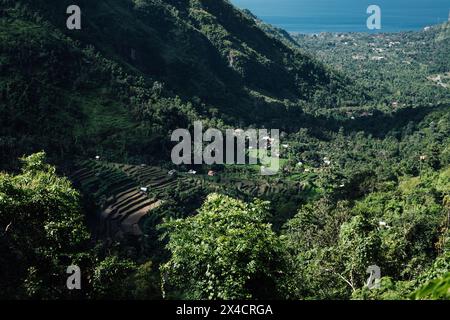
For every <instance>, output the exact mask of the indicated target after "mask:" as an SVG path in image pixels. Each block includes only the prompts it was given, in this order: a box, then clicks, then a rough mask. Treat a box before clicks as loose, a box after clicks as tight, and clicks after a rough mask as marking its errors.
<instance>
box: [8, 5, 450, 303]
mask: <svg viewBox="0 0 450 320" xmlns="http://www.w3.org/2000/svg"><path fill="white" fill-rule="evenodd" d="M0 4H1V7H0V169H1V170H3V171H2V172H1V173H0V252H1V253H2V254H1V255H0V288H1V290H0V299H61V298H64V299H88V298H91V299H159V298H166V299H188V298H190V299H234V298H241V299H374V300H376V299H449V275H448V273H449V271H450V251H449V250H450V242H449V241H450V233H449V223H450V220H449V219H450V147H449V146H450V135H449V133H450V107H449V106H450V99H449V97H450V95H449V93H450V91H449V90H450V87H449V82H448V79H449V75H450V65H449V62H450V60H449V59H448V53H449V52H450V47H449V42H450V33H449V30H450V29H449V25H448V24H443V25H439V26H434V27H432V28H430V29H429V30H427V31H423V32H408V33H398V34H377V35H365V34H320V35H311V36H302V35H289V34H287V33H286V32H284V31H283V30H279V29H276V28H274V27H272V26H268V25H266V24H264V23H263V22H261V21H260V20H258V19H257V18H256V17H255V16H253V15H252V14H251V13H250V12H248V11H240V10H237V9H236V8H234V7H233V6H232V5H231V4H230V3H229V2H228V1H222V0H214V1H207V0H189V1H188V0H133V1H132V0H98V1H90V0H80V1H78V4H79V5H80V6H81V7H82V10H83V22H82V30H78V31H75V30H74V31H69V30H67V29H66V24H65V18H66V16H65V15H64V14H61V12H63V13H64V12H65V9H66V7H67V6H68V5H69V4H72V1H69V0H67V1H66V0H63V1H60V0H58V1H56V0H51V1H48V0H45V1H44V0H33V1H32V0H19V1H12V0H0ZM381 57H382V58H381ZM196 120H201V121H203V126H204V127H215V128H219V129H222V130H223V129H227V128H237V127H242V128H243V129H245V128H277V129H280V130H281V134H280V136H281V141H282V148H281V149H280V157H281V161H280V162H281V170H280V172H279V173H278V174H277V175H275V176H261V175H260V174H259V172H258V169H259V167H258V166H256V165H242V166H235V165H212V166H207V165H195V166H194V165H192V166H188V165H183V166H179V167H175V166H174V165H173V164H172V163H171V162H170V151H171V148H172V146H173V143H172V142H171V141H170V134H171V132H172V131H173V130H174V129H177V128H187V129H192V125H193V122H194V121H196ZM41 150H45V153H44V152H41ZM23 155H28V156H25V157H24V156H23ZM248 155H249V156H255V154H254V151H250V152H249V153H248ZM18 159H19V160H18ZM189 170H195V171H196V172H195V173H196V174H193V173H194V172H192V171H191V172H190V173H189ZM64 176H67V177H69V178H64ZM69 179H70V180H69ZM70 265H78V266H79V267H80V268H81V271H82V286H83V290H81V291H77V290H74V291H70V290H67V288H66V279H67V276H68V275H67V274H66V268H67V267H68V266H70ZM373 265H377V266H379V267H380V268H381V275H382V278H381V280H380V283H379V284H380V287H379V288H375V289H369V288H368V287H367V285H366V284H367V279H368V278H369V274H367V273H366V272H367V269H368V267H370V266H373Z"/></svg>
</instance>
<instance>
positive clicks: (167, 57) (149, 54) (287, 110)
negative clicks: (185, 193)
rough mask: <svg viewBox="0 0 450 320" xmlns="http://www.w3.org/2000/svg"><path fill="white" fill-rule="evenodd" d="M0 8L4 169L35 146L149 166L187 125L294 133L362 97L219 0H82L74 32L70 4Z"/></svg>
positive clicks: (22, 3) (20, 4)
mask: <svg viewBox="0 0 450 320" xmlns="http://www.w3.org/2000/svg"><path fill="white" fill-rule="evenodd" d="M1 3H2V6H1V11H0V12H1V14H0V36H1V43H0V46H1V50H0V62H1V64H0V68H1V69H0V70H1V74H0V88H1V90H0V93H1V96H0V97H1V99H0V113H1V115H2V116H1V121H2V123H1V139H0V148H1V149H2V150H3V152H2V156H4V157H8V159H9V160H8V159H6V158H5V159H2V160H3V161H2V165H3V166H5V164H7V163H8V161H11V159H16V158H17V157H18V156H21V155H22V154H24V153H31V152H34V151H38V150H42V149H45V150H47V151H48V155H49V157H50V158H52V157H54V156H57V157H58V158H63V157H64V156H65V155H66V154H67V153H68V152H73V151H75V152H74V153H76V154H79V155H87V154H91V155H92V154H93V153H94V152H95V153H105V154H108V156H109V157H110V159H116V160H121V161H128V160H130V159H131V160H132V159H143V160H150V159H151V158H152V156H150V155H149V151H151V150H154V149H158V150H163V152H161V154H164V150H166V146H164V143H166V141H167V139H166V138H163V137H167V135H168V133H169V132H170V131H171V130H173V129H175V128H179V127H183V128H185V127H188V126H189V125H190V124H191V123H192V121H191V120H192V119H201V118H203V119H210V120H212V121H213V122H214V123H215V126H216V127H217V126H219V127H220V126H223V125H226V124H230V125H234V126H247V125H250V124H260V125H267V126H271V127H276V128H289V127H298V126H299V125H301V124H302V122H304V121H305V120H304V117H303V112H302V109H304V107H305V106H306V105H308V106H309V108H313V109H314V108H315V107H314V106H316V107H318V106H319V105H320V106H321V107H327V106H328V107H336V105H337V104H338V103H340V102H341V101H344V100H347V99H362V98H361V97H363V95H362V94H360V93H359V92H358V90H356V89H354V87H353V86H352V84H351V83H350V82H349V81H348V80H347V79H346V78H345V77H344V76H342V75H340V74H338V73H336V72H334V71H331V70H329V69H328V68H326V67H325V66H324V65H322V64H321V63H319V62H317V61H315V60H314V59H313V58H311V57H310V56H308V55H303V54H301V53H300V52H299V51H297V50H295V49H293V48H292V47H289V46H286V45H284V44H283V43H282V42H280V41H279V40H277V39H276V38H275V37H272V36H269V35H268V34H267V33H265V32H264V31H262V30H261V29H260V28H259V27H258V26H257V24H256V23H255V21H254V20H253V19H251V18H249V16H248V15H247V14H245V13H242V12H241V11H239V10H237V9H235V8H234V7H233V6H232V5H231V4H230V3H228V2H226V1H204V0H203V1H198V0H195V1H175V0H167V1H158V0H145V1H144V0H140V1H137V0H136V1H130V0H100V1H85V0H80V1H78V3H77V4H78V5H79V6H80V8H81V10H82V29H81V30H68V29H67V28H66V19H67V17H68V15H67V14H66V8H67V7H68V6H69V5H71V4H73V3H72V2H71V1H27V0H21V1H10V0H3V1H1ZM177 97H180V99H178V98H177ZM50 132H51V134H49V133H50ZM144 150H145V151H144Z"/></svg>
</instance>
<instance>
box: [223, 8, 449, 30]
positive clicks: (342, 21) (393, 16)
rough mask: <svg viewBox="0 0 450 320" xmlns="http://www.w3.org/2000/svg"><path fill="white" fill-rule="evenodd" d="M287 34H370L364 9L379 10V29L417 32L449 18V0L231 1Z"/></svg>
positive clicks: (367, 15)
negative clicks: (373, 7)
mask: <svg viewBox="0 0 450 320" xmlns="http://www.w3.org/2000/svg"><path fill="white" fill-rule="evenodd" d="M231 2H232V3H233V4H234V5H236V6H237V7H239V8H246V9H250V11H252V12H253V13H254V14H255V15H256V16H258V17H259V18H260V19H262V20H263V21H265V22H267V23H270V24H272V25H275V26H277V27H280V28H283V29H285V30H287V31H289V32H299V33H317V32H373V31H371V30H369V29H368V28H367V24H366V21H367V18H368V17H369V14H367V13H366V12H367V8H368V6H369V5H378V6H379V7H380V8H381V30H379V31H378V32H380V31H381V32H395V31H405V30H419V29H422V28H424V27H426V26H429V25H434V24H438V23H442V22H444V21H447V20H448V19H449V11H450V0H231Z"/></svg>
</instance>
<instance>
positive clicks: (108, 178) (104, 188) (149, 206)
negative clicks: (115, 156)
mask: <svg viewBox="0 0 450 320" xmlns="http://www.w3.org/2000/svg"><path fill="white" fill-rule="evenodd" d="M72 180H73V181H74V182H75V184H76V185H77V187H78V188H79V189H80V190H81V191H82V192H83V193H84V194H87V195H88V196H89V197H90V198H91V199H93V201H94V202H95V204H96V205H97V206H98V207H99V208H100V212H99V213H97V215H96V217H95V220H96V223H95V229H96V230H95V233H96V235H97V236H98V237H102V238H110V239H122V238H124V237H128V236H135V237H140V236H141V235H142V230H141V228H140V226H139V222H140V221H141V219H142V218H143V217H144V216H146V215H147V214H151V211H152V210H153V209H155V208H157V207H159V206H160V205H161V204H162V203H163V194H164V192H165V191H167V190H170V189H176V190H177V192H180V193H183V192H190V190H192V189H193V188H194V187H195V186H196V185H199V184H201V183H202V182H201V181H199V180H194V179H190V178H188V177H183V176H176V175H174V176H170V175H169V174H168V172H167V170H163V169H161V168H157V167H151V166H145V165H140V166H136V165H125V164H118V163H109V162H103V161H94V160H87V161H82V162H80V163H78V164H77V170H76V171H75V172H74V173H73V174H72Z"/></svg>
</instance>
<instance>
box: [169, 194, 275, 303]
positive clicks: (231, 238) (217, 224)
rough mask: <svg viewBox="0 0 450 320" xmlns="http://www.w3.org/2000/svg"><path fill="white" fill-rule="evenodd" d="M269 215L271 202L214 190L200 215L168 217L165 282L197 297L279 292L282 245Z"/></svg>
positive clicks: (261, 295)
mask: <svg viewBox="0 0 450 320" xmlns="http://www.w3.org/2000/svg"><path fill="white" fill-rule="evenodd" d="M266 216H267V203H264V202H259V201H257V202H255V203H252V204H245V203H243V202H241V201H238V200H234V199H232V198H228V197H226V196H222V195H218V194H211V195H210V196H209V197H208V199H207V200H206V201H205V203H204V204H203V205H202V207H201V208H200V210H199V212H198V214H197V215H196V216H194V217H190V218H187V219H185V220H174V221H170V222H167V223H165V224H164V225H163V227H164V228H167V229H168V232H169V237H170V240H169V242H168V245H167V248H168V249H169V251H170V252H171V253H172V255H171V258H170V260H169V261H168V262H167V263H165V264H164V265H163V266H162V267H161V270H162V273H163V277H164V279H165V281H166V282H167V283H166V284H165V286H167V287H168V288H173V289H172V290H175V291H178V290H179V291H181V294H182V296H183V297H185V298H191V299H252V298H253V299H255V298H266V299H267V298H276V297H277V291H276V286H275V282H276V279H277V277H279V276H280V275H281V273H282V270H283V261H282V251H281V249H282V246H281V242H280V239H279V238H278V237H277V235H276V234H275V233H274V232H273V231H272V230H271V226H270V224H267V223H266V222H265V218H266Z"/></svg>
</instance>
